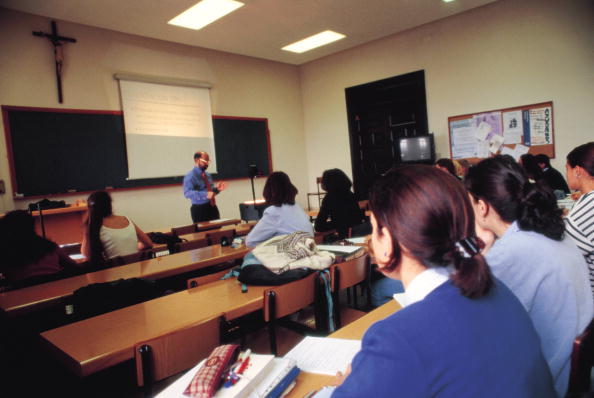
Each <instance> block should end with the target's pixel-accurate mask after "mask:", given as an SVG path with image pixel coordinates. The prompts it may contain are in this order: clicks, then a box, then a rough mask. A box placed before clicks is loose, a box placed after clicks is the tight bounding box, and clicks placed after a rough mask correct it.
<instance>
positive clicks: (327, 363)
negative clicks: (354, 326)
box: [285, 336, 361, 376]
mask: <svg viewBox="0 0 594 398" xmlns="http://www.w3.org/2000/svg"><path fill="white" fill-rule="evenodd" d="M360 349H361V340H347V339H334V338H329V337H312V336H307V337H306V338H304V339H303V340H302V341H301V343H299V344H297V345H296V346H295V347H294V348H293V349H292V350H291V351H289V352H288V353H287V355H285V358H290V359H293V360H295V362H296V363H297V366H298V367H299V369H301V370H302V371H304V372H309V373H317V374H324V375H331V376H333V375H335V374H336V372H339V371H340V372H344V371H346V368H347V366H348V365H349V364H350V363H351V362H352V360H353V357H354V356H355V354H357V352H359V350H360Z"/></svg>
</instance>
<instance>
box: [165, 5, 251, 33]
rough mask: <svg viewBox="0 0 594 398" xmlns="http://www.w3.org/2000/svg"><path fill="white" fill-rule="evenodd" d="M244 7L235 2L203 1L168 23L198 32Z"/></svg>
mask: <svg viewBox="0 0 594 398" xmlns="http://www.w3.org/2000/svg"><path fill="white" fill-rule="evenodd" d="M243 5H244V4H243V3H241V2H239V1H235V0H202V1H200V2H198V3H197V4H195V5H193V6H192V7H190V8H188V9H187V10H186V11H184V12H182V13H181V14H179V15H178V16H177V17H175V18H173V19H172V20H171V21H169V22H167V23H168V24H170V25H176V26H181V27H184V28H189V29H195V30H198V29H202V28H203V27H205V26H206V25H208V24H210V23H213V22H214V21H216V20H217V19H219V18H222V17H224V16H225V15H227V14H229V13H230V12H233V11H235V10H237V9H238V8H239V7H242V6H243Z"/></svg>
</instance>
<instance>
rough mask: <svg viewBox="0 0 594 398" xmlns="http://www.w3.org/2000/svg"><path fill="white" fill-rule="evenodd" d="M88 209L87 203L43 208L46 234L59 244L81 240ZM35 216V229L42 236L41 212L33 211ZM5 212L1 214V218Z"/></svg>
mask: <svg viewBox="0 0 594 398" xmlns="http://www.w3.org/2000/svg"><path fill="white" fill-rule="evenodd" d="M86 211H87V205H86V204H83V205H78V206H75V205H72V206H68V207H61V208H59V209H48V210H43V211H42V213H43V224H44V226H45V236H46V238H47V239H50V240H52V241H54V242H56V243H57V244H59V245H63V244H65V243H74V242H80V241H81V240H82V235H83V221H82V220H83V216H84V214H85V212H86ZM32 215H33V217H34V218H35V231H36V232H37V234H38V235H40V236H41V222H40V221H39V212H38V211H34V212H32ZM2 217H4V214H1V215H0V218H2Z"/></svg>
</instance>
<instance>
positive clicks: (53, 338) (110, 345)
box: [41, 278, 266, 376]
mask: <svg viewBox="0 0 594 398" xmlns="http://www.w3.org/2000/svg"><path fill="white" fill-rule="evenodd" d="M265 289H266V287H264V286H250V288H249V289H248V291H247V292H246V293H241V286H240V285H239V283H238V282H237V281H236V280H235V279H234V278H233V279H226V280H219V281H216V282H212V283H209V284H206V285H203V286H200V287H197V288H194V289H188V290H184V291H181V292H178V293H174V294H170V295H168V296H164V297H160V298H157V299H155V300H150V301H146V302H144V303H140V304H136V305H133V306H130V307H126V308H122V309H120V310H117V311H113V312H109V313H107V314H103V315H99V316H96V317H93V318H89V319H86V320H83V321H80V322H76V323H72V324H69V325H66V326H62V327H60V328H57V329H53V330H49V331H46V332H44V333H42V334H41V337H42V339H43V340H44V341H45V342H46V343H47V344H48V346H49V347H50V350H52V351H53V352H54V353H55V354H56V355H57V356H58V357H59V358H60V359H61V360H62V362H64V364H65V365H66V366H67V367H68V368H69V369H71V370H72V371H73V372H74V373H75V374H77V375H79V376H87V375H89V374H92V373H94V372H97V371H99V370H102V369H105V368H108V367H110V366H113V365H115V364H117V363H120V362H123V361H126V360H128V359H132V358H134V345H135V344H136V343H138V342H141V341H144V340H147V339H152V338H155V337H158V336H161V335H164V334H167V333H169V332H172V331H174V330H178V329H181V328H184V327H186V326H189V325H190V324H192V323H195V322H199V321H200V320H203V319H207V318H210V317H213V316H224V317H225V318H226V319H227V320H231V319H235V318H238V317H240V316H242V315H245V314H248V313H250V312H253V311H257V310H259V309H261V308H263V306H264V300H263V294H264V290H265Z"/></svg>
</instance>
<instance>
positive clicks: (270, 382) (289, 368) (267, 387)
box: [249, 358, 301, 398]
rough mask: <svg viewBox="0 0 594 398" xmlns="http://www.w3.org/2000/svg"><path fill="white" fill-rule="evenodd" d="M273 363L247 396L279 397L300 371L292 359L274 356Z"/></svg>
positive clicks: (253, 397)
mask: <svg viewBox="0 0 594 398" xmlns="http://www.w3.org/2000/svg"><path fill="white" fill-rule="evenodd" d="M273 362H274V365H273V366H272V367H271V368H270V369H269V371H268V374H267V375H266V376H265V377H264V378H263V379H262V381H261V382H260V384H259V385H258V387H256V389H255V390H254V391H252V394H251V395H250V396H249V398H279V397H281V396H282V395H283V393H284V392H285V391H286V390H287V389H288V388H289V387H290V386H291V384H292V383H293V382H294V381H295V378H296V377H297V375H298V374H299V372H301V370H300V369H299V368H298V367H297V364H296V362H295V361H294V360H292V359H289V358H274V361H273Z"/></svg>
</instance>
